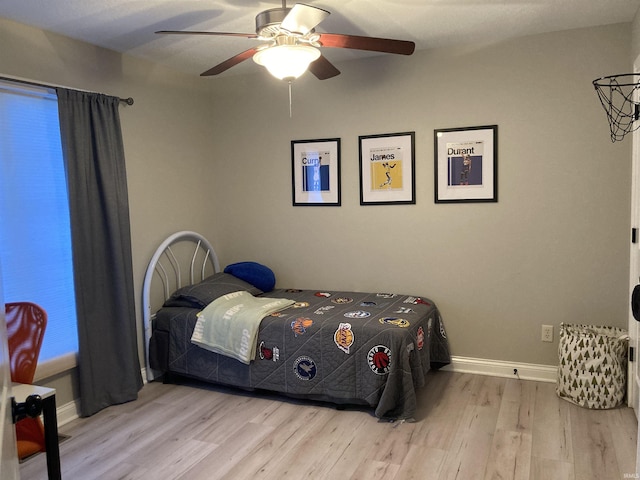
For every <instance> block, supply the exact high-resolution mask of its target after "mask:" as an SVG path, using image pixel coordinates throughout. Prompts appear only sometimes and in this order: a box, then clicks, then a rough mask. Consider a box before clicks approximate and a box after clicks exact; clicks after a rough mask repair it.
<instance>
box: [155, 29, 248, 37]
mask: <svg viewBox="0 0 640 480" xmlns="http://www.w3.org/2000/svg"><path fill="white" fill-rule="evenodd" d="M155 33H157V34H160V35H213V36H224V37H244V38H258V35H256V34H255V33H230V32H198V31H189V30H158V31H157V32H155Z"/></svg>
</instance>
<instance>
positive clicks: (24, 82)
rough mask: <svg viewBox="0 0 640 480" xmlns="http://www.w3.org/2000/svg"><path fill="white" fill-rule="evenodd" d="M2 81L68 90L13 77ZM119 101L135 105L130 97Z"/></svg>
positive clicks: (1, 78)
mask: <svg viewBox="0 0 640 480" xmlns="http://www.w3.org/2000/svg"><path fill="white" fill-rule="evenodd" d="M0 80H7V81H9V82H17V83H23V84H25V85H31V86H32V87H42V88H58V87H60V88H67V87H62V86H61V85H50V84H46V83H40V82H32V81H31V80H22V79H19V78H11V77H3V76H0ZM71 90H76V89H71ZM118 100H120V101H121V102H123V103H126V104H127V105H133V98H132V97H129V98H121V97H118Z"/></svg>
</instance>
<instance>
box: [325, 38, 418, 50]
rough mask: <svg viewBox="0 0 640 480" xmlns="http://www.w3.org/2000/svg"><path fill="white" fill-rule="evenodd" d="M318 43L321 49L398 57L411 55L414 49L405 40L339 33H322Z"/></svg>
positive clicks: (414, 46)
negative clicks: (391, 54) (377, 53)
mask: <svg viewBox="0 0 640 480" xmlns="http://www.w3.org/2000/svg"><path fill="white" fill-rule="evenodd" d="M319 41H320V44H321V45H322V46H323V47H333V48H352V49H355V50H369V51H372V52H383V53H397V54H400V55H411V54H412V53H413V51H414V50H415V48H416V44H415V43H413V42H409V41H407V40H393V39H391V38H376V37H360V36H357V35H342V34H339V33H322V34H320V40H319Z"/></svg>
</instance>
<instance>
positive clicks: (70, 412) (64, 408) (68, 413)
mask: <svg viewBox="0 0 640 480" xmlns="http://www.w3.org/2000/svg"><path fill="white" fill-rule="evenodd" d="M78 412H80V400H74V401H72V402H69V403H65V404H64V405H60V406H59V407H57V408H56V416H57V417H58V426H59V427H61V426H62V425H66V424H67V423H69V422H70V421H72V420H75V419H76V418H80V415H79V413H78Z"/></svg>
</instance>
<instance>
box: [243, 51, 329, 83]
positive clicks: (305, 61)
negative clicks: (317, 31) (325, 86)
mask: <svg viewBox="0 0 640 480" xmlns="http://www.w3.org/2000/svg"><path fill="white" fill-rule="evenodd" d="M319 57H320V50H318V49H317V48H315V47H312V46H310V45H276V46H274V47H269V48H265V49H264V50H260V51H259V52H257V53H256V54H255V55H254V56H253V60H254V61H255V62H256V63H257V64H258V65H262V66H264V67H266V69H267V70H269V73H271V75H273V76H274V77H276V78H279V79H280V80H283V79H295V78H298V77H299V76H300V75H302V74H303V73H304V72H306V71H307V68H309V64H310V63H311V62H313V61H315V60H317V59H318V58H319Z"/></svg>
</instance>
